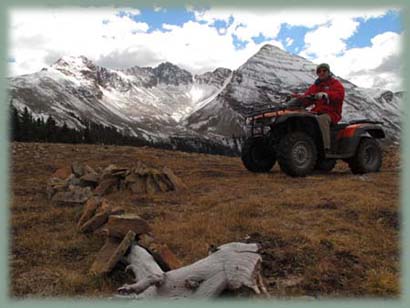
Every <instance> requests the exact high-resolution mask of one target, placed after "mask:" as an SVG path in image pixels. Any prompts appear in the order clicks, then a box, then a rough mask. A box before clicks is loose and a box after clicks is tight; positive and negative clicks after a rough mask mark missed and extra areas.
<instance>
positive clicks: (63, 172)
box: [51, 167, 71, 180]
mask: <svg viewBox="0 0 410 308" xmlns="http://www.w3.org/2000/svg"><path fill="white" fill-rule="evenodd" d="M70 175H71V168H70V167H63V168H59V169H57V170H56V171H55V172H54V173H53V174H52V176H51V177H53V178H59V179H62V180H65V179H67V178H68V177H69V176H70Z"/></svg>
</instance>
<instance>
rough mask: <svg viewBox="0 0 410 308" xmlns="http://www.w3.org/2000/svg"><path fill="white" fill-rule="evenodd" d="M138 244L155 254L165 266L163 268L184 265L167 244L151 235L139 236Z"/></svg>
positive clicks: (169, 268)
mask: <svg viewBox="0 0 410 308" xmlns="http://www.w3.org/2000/svg"><path fill="white" fill-rule="evenodd" d="M138 244H139V245H141V246H142V247H144V248H146V249H148V250H149V251H150V252H151V253H152V255H153V256H154V258H155V260H156V261H157V262H158V263H159V264H161V267H165V268H163V269H164V270H172V269H177V268H180V267H181V266H182V262H181V261H180V260H179V259H178V257H177V256H176V255H175V254H174V253H173V252H172V251H171V249H169V247H168V246H167V245H166V244H164V243H160V242H158V241H157V240H156V239H155V238H153V237H152V236H151V235H149V234H142V235H140V236H139V237H138Z"/></svg>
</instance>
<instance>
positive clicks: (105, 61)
mask: <svg viewBox="0 0 410 308" xmlns="http://www.w3.org/2000/svg"><path fill="white" fill-rule="evenodd" d="M161 60H162V59H161V58H159V57H158V55H157V54H156V53H155V52H154V51H152V50H150V49H148V48H145V47H144V46H141V48H127V49H125V50H113V51H112V52H110V53H109V54H106V55H103V56H101V57H100V58H99V59H98V60H97V61H96V64H97V65H100V66H103V67H110V68H117V69H126V68H129V67H132V66H135V65H137V66H154V65H155V64H157V63H158V62H161Z"/></svg>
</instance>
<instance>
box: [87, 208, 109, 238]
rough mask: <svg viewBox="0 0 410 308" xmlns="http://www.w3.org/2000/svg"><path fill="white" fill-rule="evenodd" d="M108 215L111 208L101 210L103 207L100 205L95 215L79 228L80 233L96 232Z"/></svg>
mask: <svg viewBox="0 0 410 308" xmlns="http://www.w3.org/2000/svg"><path fill="white" fill-rule="evenodd" d="M110 214H111V208H103V205H101V206H100V208H99V209H98V210H97V212H96V213H95V215H94V216H93V217H91V218H90V219H89V220H88V221H86V222H85V223H84V224H83V225H82V226H81V227H80V231H81V232H83V233H88V232H93V231H95V230H97V229H98V228H99V227H101V226H102V225H104V224H105V223H106V222H107V221H108V217H109V216H110Z"/></svg>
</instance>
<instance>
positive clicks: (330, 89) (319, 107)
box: [304, 77, 345, 124]
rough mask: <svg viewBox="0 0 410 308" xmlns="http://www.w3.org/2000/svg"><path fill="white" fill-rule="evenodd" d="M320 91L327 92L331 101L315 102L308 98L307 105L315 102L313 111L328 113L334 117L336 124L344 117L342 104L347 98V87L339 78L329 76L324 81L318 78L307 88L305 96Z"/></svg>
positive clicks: (333, 121)
mask: <svg viewBox="0 0 410 308" xmlns="http://www.w3.org/2000/svg"><path fill="white" fill-rule="evenodd" d="M319 92H326V93H327V95H328V96H329V103H328V102H326V101H325V100H323V99H321V100H317V101H315V102H312V101H310V100H309V101H308V100H306V103H305V107H307V106H309V105H312V104H315V107H314V108H313V109H312V110H311V111H313V112H317V113H324V112H325V113H327V114H328V115H329V116H330V118H331V119H332V123H333V124H336V123H337V122H339V121H340V119H341V118H342V105H343V100H344V98H345V88H344V87H343V85H342V83H341V82H340V81H339V80H337V79H335V78H333V77H329V79H327V80H323V81H320V80H319V79H317V80H316V81H315V83H314V84H313V85H311V86H310V87H309V89H307V91H306V92H305V94H304V96H308V95H311V94H316V93H319Z"/></svg>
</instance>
